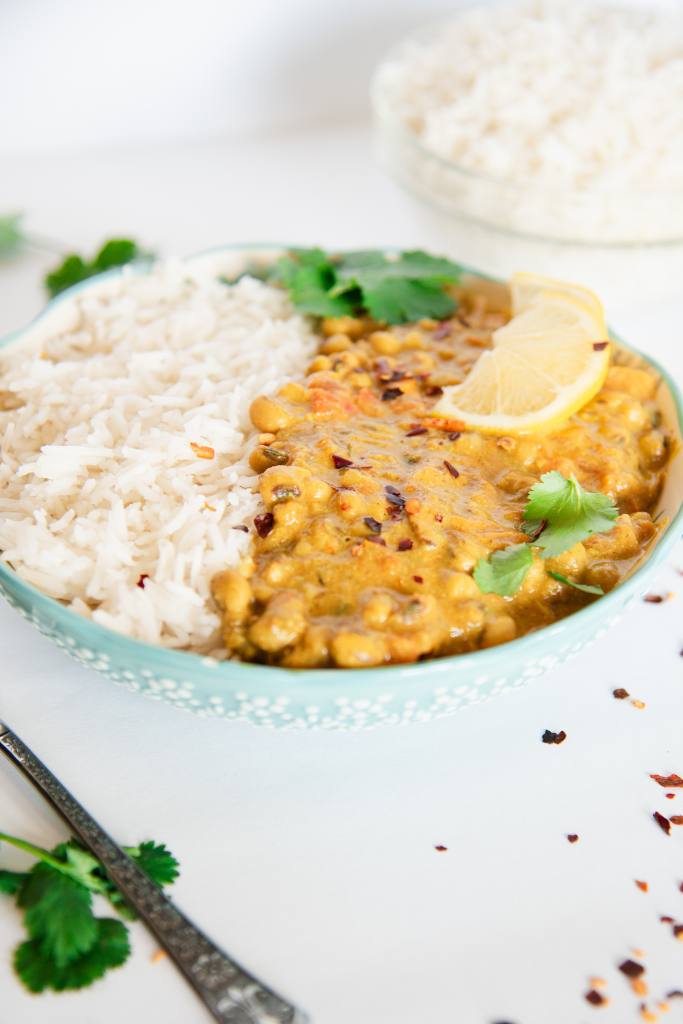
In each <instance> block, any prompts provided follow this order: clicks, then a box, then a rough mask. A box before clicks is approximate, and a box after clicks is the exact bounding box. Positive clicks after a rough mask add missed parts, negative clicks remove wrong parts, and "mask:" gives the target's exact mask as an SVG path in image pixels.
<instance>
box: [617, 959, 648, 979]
mask: <svg viewBox="0 0 683 1024" xmlns="http://www.w3.org/2000/svg"><path fill="white" fill-rule="evenodd" d="M619 970H620V971H621V973H622V974H625V975H626V977H627V978H639V977H640V976H641V974H645V968H644V967H643V965H642V964H639V963H637V962H636V961H635V960H624V962H623V964H619Z"/></svg>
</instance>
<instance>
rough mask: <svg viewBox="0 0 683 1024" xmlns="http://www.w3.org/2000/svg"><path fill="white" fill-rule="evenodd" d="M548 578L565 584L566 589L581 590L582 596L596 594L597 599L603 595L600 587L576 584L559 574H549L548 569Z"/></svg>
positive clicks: (590, 584)
mask: <svg viewBox="0 0 683 1024" xmlns="http://www.w3.org/2000/svg"><path fill="white" fill-rule="evenodd" d="M548 576H552V578H553V579H554V580H557V581H558V582H559V583H566V584H567V586H568V587H573V588H574V590H582V591H583V593H584V594H596V595H597V596H598V597H602V596H603V595H604V593H605V591H604V590H603V589H602V587H597V586H594V585H593V584H592V583H577V582H576V581H575V580H570V579H568V578H567V577H566V576H563V575H562V573H560V572H551V571H550V569H549V570H548Z"/></svg>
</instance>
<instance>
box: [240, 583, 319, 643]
mask: <svg viewBox="0 0 683 1024" xmlns="http://www.w3.org/2000/svg"><path fill="white" fill-rule="evenodd" d="M305 629H306V616H305V614H304V603H303V601H302V599H301V598H300V597H299V596H298V595H297V594H294V593H292V592H291V591H286V590H285V591H282V592H281V593H279V594H275V596H274V597H272V598H271V600H270V601H269V603H268V606H267V608H266V610H265V612H264V613H263V615H261V617H260V618H259V619H257V620H256V622H254V623H253V624H252V625H251V627H250V629H249V639H250V640H251V642H252V643H254V644H255V645H256V646H257V647H259V648H260V649H261V650H263V651H270V652H274V651H281V650H282V648H283V647H289V645H290V644H293V643H294V642H295V641H296V640H298V639H299V637H300V636H301V634H302V633H303V632H304V630H305Z"/></svg>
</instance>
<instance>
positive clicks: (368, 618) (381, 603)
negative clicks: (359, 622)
mask: <svg viewBox="0 0 683 1024" xmlns="http://www.w3.org/2000/svg"><path fill="white" fill-rule="evenodd" d="M393 609H394V602H393V599H392V597H391V595H389V594H387V593H386V592H384V591H382V590H375V591H374V592H373V593H372V594H371V595H370V597H369V598H368V600H367V601H366V602H365V607H364V608H363V622H365V624H366V626H370V627H371V628H372V629H381V628H382V627H383V626H384V625H386V622H387V619H388V618H389V616H390V615H391V613H392V611H393Z"/></svg>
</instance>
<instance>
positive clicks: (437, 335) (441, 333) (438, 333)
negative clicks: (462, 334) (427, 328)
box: [432, 320, 453, 341]
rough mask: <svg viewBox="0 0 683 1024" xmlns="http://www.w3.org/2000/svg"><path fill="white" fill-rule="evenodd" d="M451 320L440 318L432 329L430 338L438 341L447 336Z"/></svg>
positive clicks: (451, 323) (451, 324)
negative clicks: (439, 321) (437, 324)
mask: <svg viewBox="0 0 683 1024" xmlns="http://www.w3.org/2000/svg"><path fill="white" fill-rule="evenodd" d="M452 327H453V322H452V321H451V320H442V321H441V323H440V324H439V326H438V327H437V328H436V330H434V331H432V338H434V339H435V341H440V340H441V338H447V337H448V335H449V334H450V333H451V329H452Z"/></svg>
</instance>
